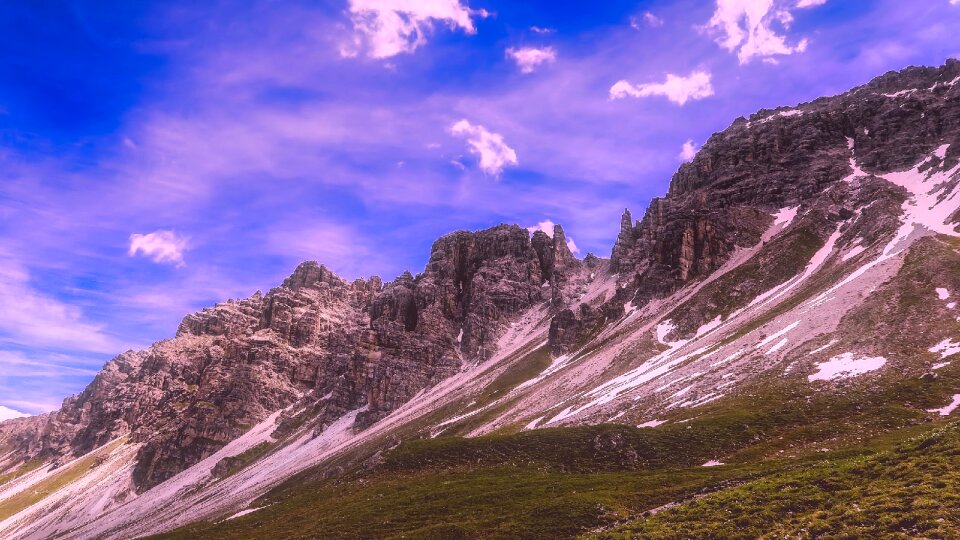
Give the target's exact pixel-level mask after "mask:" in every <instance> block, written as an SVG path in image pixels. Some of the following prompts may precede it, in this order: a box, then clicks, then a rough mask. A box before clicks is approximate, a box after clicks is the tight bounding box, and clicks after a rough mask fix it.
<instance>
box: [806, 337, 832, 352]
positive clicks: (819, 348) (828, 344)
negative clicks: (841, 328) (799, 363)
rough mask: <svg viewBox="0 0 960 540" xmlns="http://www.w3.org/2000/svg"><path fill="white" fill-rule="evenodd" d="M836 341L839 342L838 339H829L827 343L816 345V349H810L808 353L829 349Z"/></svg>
mask: <svg viewBox="0 0 960 540" xmlns="http://www.w3.org/2000/svg"><path fill="white" fill-rule="evenodd" d="M837 343H840V340H838V339H831V340H830V343H827V344H826V345H824V346H823V347H817V348H816V349H814V350H812V351H810V352H809V353H808V354H817V353H818V352H823V351H825V350H827V349H829V348H830V347H833V346H834V345H836V344H837Z"/></svg>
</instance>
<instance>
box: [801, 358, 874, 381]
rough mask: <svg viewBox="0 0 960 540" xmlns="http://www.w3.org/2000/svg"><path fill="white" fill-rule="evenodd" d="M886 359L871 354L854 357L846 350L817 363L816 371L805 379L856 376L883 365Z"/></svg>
mask: <svg viewBox="0 0 960 540" xmlns="http://www.w3.org/2000/svg"><path fill="white" fill-rule="evenodd" d="M886 363H887V359H886V358H884V357H882V356H872V357H864V358H854V356H853V353H850V352H846V353H843V354H841V355H840V356H834V357H833V358H831V359H830V360H828V361H826V362H820V363H818V364H817V369H818V370H819V371H817V372H816V373H814V374H813V375H810V376H809V377H807V380H809V381H811V382H813V381H832V380H835V379H846V378H848V377H856V376H857V375H862V374H864V373H867V372H870V371H875V370H878V369H880V368H882V367H883V365H884V364H886Z"/></svg>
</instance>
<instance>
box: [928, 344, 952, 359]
mask: <svg viewBox="0 0 960 540" xmlns="http://www.w3.org/2000/svg"><path fill="white" fill-rule="evenodd" d="M927 350H928V351H930V352H932V353H939V354H940V359H941V360H943V359H944V358H946V357H948V356H953V355H955V354H957V353H960V343H954V341H953V340H952V339H945V340H943V341H941V342H940V343H937V344H936V345H934V346H933V347H930V348H929V349H927Z"/></svg>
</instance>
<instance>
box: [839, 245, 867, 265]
mask: <svg viewBox="0 0 960 540" xmlns="http://www.w3.org/2000/svg"><path fill="white" fill-rule="evenodd" d="M866 250H867V248H865V247H863V246H861V245H860V244H857V245H855V246H853V247H852V248H850V250H849V251H847V252H846V253H844V254H843V258H842V259H843V262H847V261H849V260H850V259H852V258H854V257H856V256H857V255H859V254H861V253H863V252H864V251H866Z"/></svg>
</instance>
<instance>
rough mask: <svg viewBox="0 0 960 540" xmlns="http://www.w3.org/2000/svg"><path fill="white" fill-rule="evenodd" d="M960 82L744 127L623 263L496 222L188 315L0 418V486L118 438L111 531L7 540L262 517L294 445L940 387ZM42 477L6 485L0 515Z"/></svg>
mask: <svg viewBox="0 0 960 540" xmlns="http://www.w3.org/2000/svg"><path fill="white" fill-rule="evenodd" d="M958 83H960V62H958V61H956V60H950V61H948V62H947V63H946V64H945V65H944V66H942V67H939V68H908V69H905V70H903V71H900V72H892V73H888V74H885V75H882V76H880V77H878V78H877V79H874V81H871V82H870V83H868V84H866V85H863V86H860V87H857V88H855V89H853V90H851V91H850V92H847V93H844V94H840V95H838V96H834V97H831V98H820V99H817V100H814V101H811V102H809V103H804V104H800V105H797V106H795V107H789V108H778V109H775V110H772V111H759V112H758V113H755V114H754V115H751V116H750V118H749V119H746V118H738V119H737V120H735V121H734V122H733V123H732V124H731V126H730V127H728V128H727V129H726V130H724V131H723V132H720V133H717V134H714V135H713V136H711V137H710V139H709V140H708V141H707V142H706V143H705V144H704V146H703V148H702V149H701V150H700V152H699V153H698V154H697V156H696V157H694V159H693V160H692V161H691V162H690V163H686V164H684V165H681V167H680V168H679V170H678V171H677V173H676V174H675V175H674V176H673V178H672V179H671V182H670V188H669V190H668V193H667V195H666V196H665V197H662V198H656V199H654V200H653V201H652V202H651V204H650V205H649V207H648V208H647V210H646V212H645V213H644V216H643V217H642V218H641V219H640V220H637V221H634V220H633V217H632V215H631V214H630V212H629V211H625V212H624V215H623V216H622V218H621V229H620V233H619V235H618V238H617V241H616V243H615V244H614V247H613V248H612V251H611V257H610V259H600V258H597V257H592V256H588V257H586V258H585V259H583V260H580V259H577V258H576V257H574V256H573V254H572V253H570V251H569V248H568V247H567V245H566V242H565V237H564V232H563V229H562V227H560V226H557V227H556V228H555V230H554V234H553V235H552V237H551V236H550V235H547V234H546V233H544V232H542V231H536V232H534V233H533V234H532V235H531V234H530V233H529V232H528V231H527V230H526V229H523V228H521V227H519V226H516V225H512V226H511V225H499V226H496V227H492V228H490V229H486V230H483V231H478V232H468V231H457V232H454V233H450V234H448V235H445V236H443V237H441V238H440V239H438V240H437V241H436V242H435V243H434V244H433V246H432V248H431V255H430V259H429V261H428V263H427V264H426V267H425V269H424V271H423V272H422V273H419V274H417V275H416V276H413V275H412V274H410V273H409V272H406V273H404V274H402V275H401V276H399V277H398V278H397V279H395V280H393V281H392V282H389V283H386V284H383V283H381V282H380V279H379V278H376V277H373V278H370V279H369V280H363V279H358V280H355V281H353V282H347V281H346V280H343V279H342V278H339V277H337V276H336V275H335V274H333V273H332V272H330V271H329V270H328V269H326V268H325V267H324V266H322V265H319V264H316V263H303V264H301V265H299V266H298V267H297V269H296V270H295V271H294V272H293V273H292V274H291V276H290V277H288V278H287V279H286V280H284V282H283V284H282V285H281V286H278V287H276V288H274V289H271V290H270V291H268V292H267V293H266V294H260V293H257V294H254V295H253V296H251V297H249V298H247V299H243V300H239V301H231V302H226V303H222V304H218V305H217V306H215V307H214V308H208V309H205V310H203V311H201V312H198V313H195V314H191V315H187V316H186V317H184V319H183V321H182V322H181V323H180V325H179V327H178V330H177V335H176V337H175V338H172V339H170V340H164V341H161V342H158V343H157V344H155V345H154V346H152V347H151V348H149V349H147V350H145V351H131V352H127V353H123V354H121V355H120V356H118V357H117V358H116V359H114V360H112V361H111V362H109V363H108V364H107V366H106V367H105V368H104V371H103V372H101V374H100V375H98V376H97V378H96V380H95V381H94V382H93V383H91V385H90V386H89V387H88V388H87V389H86V390H84V392H83V393H81V394H79V395H78V396H74V397H71V398H68V399H67V400H65V402H64V407H63V408H62V409H61V410H59V411H56V412H54V413H50V414H49V415H45V416H41V417H34V418H33V419H19V420H13V421H9V422H5V423H3V424H0V472H6V471H14V472H16V471H18V470H20V471H22V470H23V467H24V466H25V464H26V463H28V462H31V461H34V460H39V461H40V462H43V463H51V464H54V465H60V466H61V467H64V468H65V469H64V470H69V469H70V467H71V465H70V464H71V463H74V462H75V461H76V459H81V458H83V457H84V456H88V455H93V454H96V453H97V452H107V449H108V448H112V447H111V445H117V444H120V447H119V448H122V451H120V452H121V454H122V455H121V454H115V452H117V451H118V450H117V449H116V448H112V449H111V450H110V451H109V452H107V454H109V455H110V456H114V455H116V456H117V457H116V460H117V464H118V467H120V468H119V469H118V470H117V471H115V472H114V473H113V476H111V478H114V481H115V482H114V484H111V485H112V486H113V487H112V488H111V489H114V490H115V491H114V492H113V495H112V503H110V504H106V505H105V506H103V507H102V510H101V511H102V512H103V513H104V515H110V516H113V518H111V519H113V521H111V519H106V520H104V523H99V524H97V523H94V522H93V521H91V519H94V516H88V515H83V514H82V512H79V511H78V509H77V508H72V509H71V508H67V509H66V510H61V511H60V512H59V514H58V515H55V516H53V517H50V518H44V519H37V518H36V517H35V515H32V514H31V512H35V511H37V509H38V508H42V507H43V506H42V504H41V505H40V506H37V505H28V506H27V507H25V508H22V509H20V510H18V511H17V512H15V513H13V514H10V515H4V514H2V513H0V531H4V530H8V531H19V532H16V533H15V534H17V535H24V536H27V537H29V536H31V535H34V536H36V535H42V534H51V535H54V532H53V531H56V534H66V535H67V536H78V537H86V536H101V535H103V536H108V537H109V536H123V535H126V534H145V533H148V532H158V531H160V530H165V529H166V528H168V527H170V526H171V525H181V524H184V523H186V522H187V521H184V520H197V519H206V518H210V517H211V516H213V515H216V514H218V513H220V512H222V511H223V510H222V508H225V507H230V506H238V505H244V504H249V502H250V501H252V500H254V499H255V498H256V497H259V496H260V495H262V494H263V493H264V491H265V489H266V488H267V487H269V486H271V485H275V484H277V483H279V482H281V481H282V480H284V479H285V477H287V476H290V475H292V474H295V473H296V472H299V471H298V470H294V469H296V468H297V467H300V465H301V464H298V465H297V466H296V467H291V466H290V465H289V461H290V459H292V457H290V456H294V455H297V456H300V457H301V458H305V456H306V455H307V454H309V456H310V457H309V459H308V460H307V461H306V462H304V463H303V464H302V465H304V466H303V467H302V469H301V470H303V469H307V468H309V467H316V466H322V463H323V462H324V460H328V461H330V460H332V459H333V456H335V455H344V452H348V451H349V452H359V454H358V456H359V455H361V454H364V453H369V454H371V455H375V454H376V453H377V451H373V452H371V451H370V450H373V449H374V448H380V449H382V448H384V447H389V446H392V445H393V444H394V443H395V442H397V441H402V440H405V439H410V438H413V439H416V438H419V437H422V436H427V437H436V436H441V435H442V436H447V435H450V434H459V435H470V436H478V435H484V434H488V433H493V432H497V431H500V430H519V431H524V430H530V429H535V428H540V427H545V426H546V427H559V426H575V425H584V424H586V425H591V424H598V423H605V422H610V421H613V420H618V421H621V422H630V423H633V424H635V425H647V426H656V425H660V424H661V423H663V422H666V421H668V420H669V419H670V418H674V420H673V422H679V421H681V420H680V417H681V416H683V415H684V414H686V413H685V412H684V411H690V410H696V409H698V408H701V407H710V406H716V405H717V404H719V403H722V402H723V400H730V399H734V398H736V397H737V396H738V392H746V393H749V392H751V391H754V390H752V389H754V388H756V387H757V385H762V384H767V382H765V381H767V379H765V378H767V377H772V376H773V375H771V373H773V372H774V371H776V370H782V372H783V375H782V377H786V378H787V379H788V380H790V381H792V382H791V384H794V382H796V381H803V380H804V379H806V382H807V383H810V384H814V385H817V384H819V385H822V386H823V387H824V388H828V390H826V391H827V392H836V391H838V390H837V389H838V388H845V387H848V386H849V387H851V388H856V389H857V391H858V392H859V391H861V390H860V389H859V384H861V383H860V382H859V381H858V378H857V377H858V376H860V375H863V376H865V377H867V378H870V377H874V376H879V375H877V374H878V373H879V374H881V375H882V374H884V373H888V372H889V370H891V369H894V368H895V369H896V374H891V375H890V377H894V378H896V377H900V378H910V377H922V376H925V374H926V373H934V374H936V373H935V372H934V370H933V368H932V367H930V366H929V364H924V363H923V362H928V359H932V358H934V357H935V356H938V355H941V354H942V353H939V352H935V351H934V350H933V348H934V347H935V346H936V345H937V343H940V344H945V345H944V347H941V349H942V350H943V351H944V352H946V351H948V350H953V349H952V348H951V346H952V344H953V342H952V341H949V340H950V339H951V337H950V336H952V335H954V334H953V332H954V330H956V328H954V326H955V325H956V322H957V320H956V315H955V314H953V313H951V312H952V311H953V310H954V308H950V307H949V302H946V301H941V302H940V303H939V304H934V308H929V307H927V306H923V304H921V303H917V302H914V301H912V299H913V298H914V297H916V296H917V295H922V294H927V293H924V292H922V291H921V290H920V285H922V284H924V283H926V284H935V285H936V286H937V288H938V289H943V290H944V291H947V293H946V294H947V298H946V299H943V298H941V300H949V297H950V295H952V294H960V282H958V278H956V277H954V276H956V275H960V272H958V273H956V274H953V273H952V270H951V269H954V268H960V267H958V262H957V257H956V247H955V246H954V245H953V244H952V243H951V242H953V240H951V238H953V237H956V236H957V233H956V225H955V224H956V221H957V220H958V218H960V209H958V207H960V204H958V203H957V202H956V201H954V198H955V195H956V191H955V189H956V187H957V184H958V183H960V175H958V174H957V165H958V163H960V107H958V106H957V104H958V103H960V84H958ZM924 205H927V206H926V207H924ZM930 216H933V217H934V218H936V219H939V220H940V222H939V223H937V222H936V219H933V220H931V219H930ZM923 261H936V264H933V265H930V266H931V268H924V264H923ZM929 295H933V291H932V289H931V291H929ZM937 296H942V294H940V293H939V292H938V293H937ZM931 297H932V296H931ZM921 306H923V307H924V308H926V309H921ZM954 306H955V305H954ZM950 317H952V318H953V319H952V322H951V320H950ZM864 321H869V324H868V323H865V322H864ZM897 322H906V323H909V327H910V328H911V329H912V330H915V334H917V335H913V336H910V337H909V339H908V338H906V337H904V336H903V335H902V333H900V332H895V331H891V328H893V327H894V326H895V324H896V323H897ZM881 330H883V331H887V332H888V335H886V336H885V335H884V334H883V333H882V332H881ZM841 349H843V350H844V351H846V352H844V353H843V354H837V355H833V354H832V353H833V352H837V353H839V352H840V350H841ZM543 351H549V353H550V354H546V355H545V353H544V352H543ZM844 354H848V355H849V357H846V356H844ZM948 357H949V355H947V356H940V359H941V360H943V359H945V358H948ZM708 358H710V360H709V363H708V362H706V361H705V360H706V359H708ZM871 358H880V359H882V363H880V362H879V361H876V362H874V363H873V364H870V363H869V362H867V363H865V362H864V360H867V359H871ZM921 359H922V362H921ZM817 360H822V362H819V363H818V362H817ZM783 363H787V364H788V365H787V367H786V368H782V367H780V366H781V365H782V364H783ZM877 363H879V364H880V365H879V367H877V366H876V364H877ZM868 368H869V369H868ZM818 370H819V371H818ZM831 370H832V371H831ZM779 373H780V372H778V374H777V375H776V377H781V375H780V374H779ZM838 374H839V375H838ZM882 376H886V375H882ZM817 377H822V379H819V378H817ZM958 391H960V388H958ZM938 395H939V394H938ZM931 397H935V396H934V395H933V394H931ZM898 399H899V398H898ZM431 400H432V401H431ZM925 406H926V405H925ZM930 406H932V404H931V405H930ZM914 408H916V407H914ZM701 410H705V409H701ZM911 410H912V409H911ZM916 413H917V414H918V415H919V414H922V410H920V409H918V410H917V411H916ZM911 414H912V413H911ZM911 418H912V417H911ZM251 434H254V435H251ZM120 440H123V441H124V442H123V443H117V441H120ZM241 440H242V441H243V443H242V444H241V443H239V442H238V441H241ZM738 444H742V443H738ZM264 445H265V446H264ZM311 445H312V446H311ZM364 445H371V448H370V449H368V450H358V448H363V447H364ZM256 448H260V450H255V449H256ZM725 448H726V447H725ZM732 448H738V447H736V446H734V447H732ZM300 449H302V452H301V450H300ZM311 449H312V450H311ZM728 450H729V449H728ZM308 451H309V452H308ZM258 452H259V453H260V454H259V455H257V453H258ZM285 452H286V453H288V454H285ZM298 452H300V453H298ZM338 452H339V454H337V453H338ZM241 456H245V457H241ZM367 457H369V456H367ZM98 459H99V458H98ZM105 459H106V461H109V460H110V459H111V458H105ZM356 459H358V460H359V461H361V462H362V461H364V460H365V459H366V457H365V458H363V459H360V457H357V458H356ZM271 460H273V461H271ZM284 464H286V465H285V466H288V467H291V468H290V469H289V470H280V469H281V468H282V467H281V465H284ZM121 465H122V466H121ZM201 466H202V467H201ZM197 467H201V468H200V469H197ZM238 467H239V472H237V473H235V474H233V475H230V476H229V477H227V478H222V476H223V474H224V471H227V470H233V469H236V468H238ZM258 467H260V469H257V468H258ZM335 468H336V467H333V468H331V471H332V472H330V474H336V473H335V470H334V469H335ZM54 470H55V469H43V468H41V469H36V470H35V471H26V472H24V473H23V474H21V475H20V479H14V480H13V482H12V485H8V486H3V485H2V484H0V501H4V500H8V499H7V498H8V497H9V496H10V494H13V495H16V493H18V492H17V491H16V489H19V488H18V486H21V487H22V488H23V489H26V487H27V486H28V485H30V484H29V483H30V481H39V479H41V477H43V478H45V477H46V476H44V475H43V474H41V473H39V472H36V471H45V473H44V474H46V475H47V476H49V475H50V474H53V473H52V472H51V471H54ZM268 472H269V474H268ZM261 473H262V474H261ZM288 473H289V474H288ZM257 474H261V476H260V477H258V476H257ZM31 475H33V476H31ZM126 475H129V476H126ZM271 475H272V476H271ZM34 477H35V478H34ZM104 481H106V480H104ZM18 482H19V484H18ZM124 482H127V483H124ZM231 482H236V483H237V484H236V485H238V486H243V489H242V490H240V491H241V492H242V493H243V495H242V496H241V497H240V498H239V499H236V500H232V501H231V500H223V501H219V502H217V503H209V501H210V500H212V499H213V498H215V497H214V496H213V495H210V496H207V498H206V499H204V501H207V502H208V503H209V504H211V506H210V507H209V508H203V507H201V508H196V509H195V510H194V511H193V512H192V513H185V514H184V515H183V516H181V517H178V518H176V519H175V520H173V521H171V522H167V521H166V520H165V518H164V517H163V516H166V518H167V519H169V517H170V516H169V513H167V514H164V513H161V514H157V515H156V516H155V517H151V518H150V519H146V517H147V516H149V515H151V514H150V512H153V511H155V510H156V508H152V509H151V508H149V507H145V506H143V505H146V504H147V501H150V500H153V501H155V504H159V502H157V501H161V500H174V499H176V500H178V501H180V502H181V503H182V504H187V503H188V502H189V501H191V500H195V499H190V497H189V496H186V495H183V494H184V493H186V492H187V491H189V490H199V491H200V492H202V491H203V489H204V488H205V487H211V486H212V488H211V489H214V490H215V491H216V490H224V489H227V488H226V487H218V485H220V484H222V485H224V486H228V485H233V484H230V483H231ZM243 482H246V483H243ZM171 490H172V491H171ZM244 490H246V491H244ZM216 493H218V494H219V495H218V496H221V497H226V494H225V492H224V491H216ZM191 496H192V495H191ZM152 497H157V498H156V499H152ZM163 497H167V498H166V499H163ZM78 500H82V497H81V498H78ZM205 504H207V503H205ZM137 505H140V506H137ZM68 506H69V505H68ZM125 507H126V508H127V509H133V508H137V510H136V511H134V512H133V513H132V514H131V515H133V516H137V517H138V518H144V521H145V524H142V525H134V524H133V523H132V522H131V521H129V519H130V518H129V517H121V516H119V513H120V512H122V511H123V510H122V509H124V508H125ZM21 512H23V513H22V514H21ZM96 515H97V516H99V515H100V514H99V513H98V514H96ZM18 516H19V517H18ZM31 516H34V517H31ZM58 520H59V521H58ZM43 531H46V533H44V532H43Z"/></svg>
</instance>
